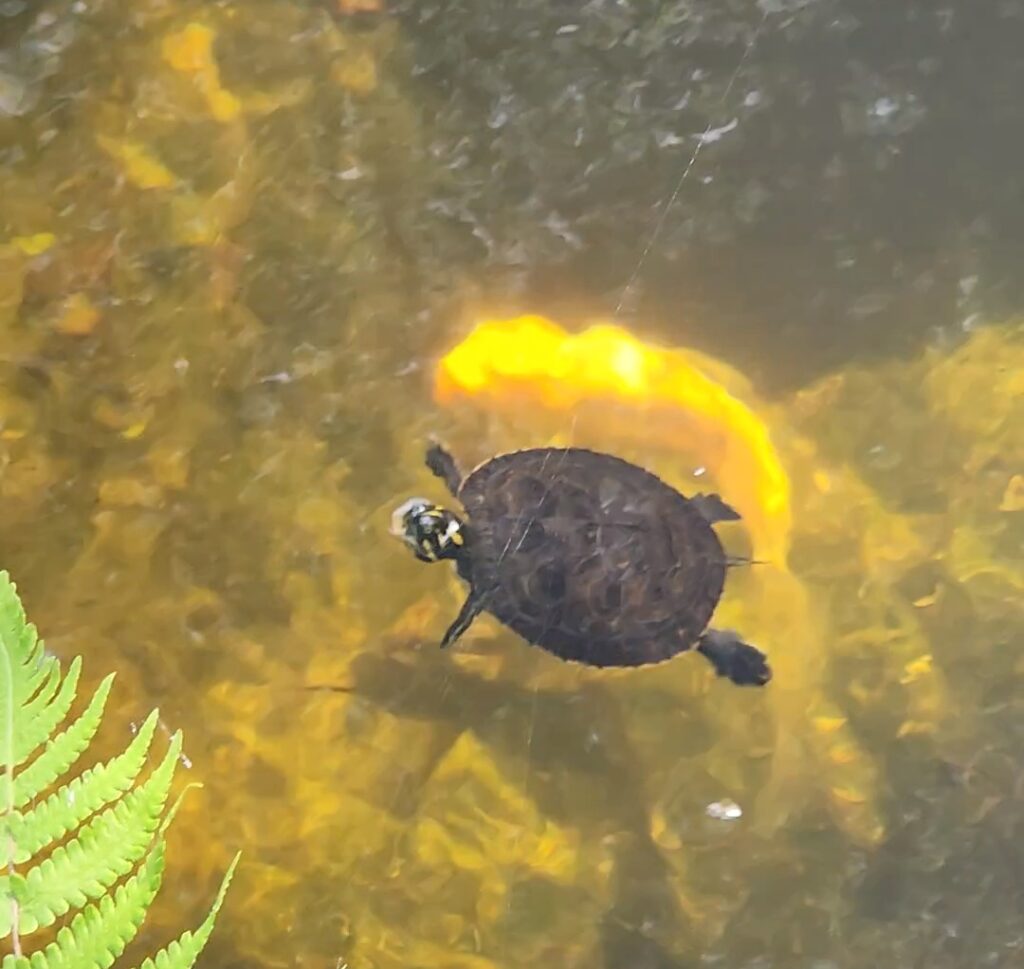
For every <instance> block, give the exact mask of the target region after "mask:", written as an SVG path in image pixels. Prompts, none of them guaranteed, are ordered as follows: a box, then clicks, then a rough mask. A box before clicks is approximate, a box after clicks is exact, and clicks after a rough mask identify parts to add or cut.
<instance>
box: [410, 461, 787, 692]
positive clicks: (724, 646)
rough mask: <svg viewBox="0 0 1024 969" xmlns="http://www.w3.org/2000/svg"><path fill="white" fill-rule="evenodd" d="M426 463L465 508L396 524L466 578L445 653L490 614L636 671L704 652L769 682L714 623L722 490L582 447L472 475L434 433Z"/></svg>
mask: <svg viewBox="0 0 1024 969" xmlns="http://www.w3.org/2000/svg"><path fill="white" fill-rule="evenodd" d="M426 464H427V467H428V468H429V469H430V470H431V471H432V472H433V473H434V474H435V475H436V476H437V477H439V478H441V480H442V481H443V482H444V483H445V485H446V486H447V488H448V490H449V491H450V492H451V493H452V495H453V497H455V498H456V499H457V500H458V501H459V502H460V503H461V505H462V507H463V508H464V509H465V516H464V517H460V516H459V515H457V514H456V513H455V512H453V511H451V510H450V509H448V508H445V507H443V506H441V505H437V504H435V503H433V502H432V501H430V500H429V499H427V498H410V499H408V500H407V501H405V502H403V503H402V504H401V505H399V507H397V508H396V509H395V510H394V512H393V513H392V517H391V532H392V534H393V535H395V536H396V537H398V538H400V539H401V540H402V541H403V542H404V543H405V544H406V545H408V547H409V548H410V549H411V550H412V552H413V554H414V555H415V556H416V558H418V559H419V560H420V561H422V562H439V561H445V560H450V561H454V564H455V568H456V570H457V572H458V574H459V576H460V577H461V578H462V579H463V580H464V581H465V582H466V584H467V585H468V586H469V594H468V596H467V597H466V600H465V602H464V603H463V605H462V608H461V609H460V610H459V613H458V616H457V617H456V618H455V620H454V622H452V624H451V625H450V626H449V628H448V630H447V631H446V632H445V634H444V637H443V639H442V640H441V647H442V648H447V647H449V646H451V645H452V644H453V643H455V642H456V641H457V640H458V638H459V637H460V636H461V635H462V634H463V633H464V632H465V631H466V630H467V629H468V628H469V626H470V624H471V623H472V622H473V620H474V619H475V618H476V617H477V616H478V615H479V614H480V613H481V612H484V611H486V612H488V613H490V614H491V615H493V616H495V617H496V618H497V619H498V620H500V621H501V622H502V623H503V624H504V625H506V626H507V627H509V628H510V629H512V630H513V631H514V632H516V633H517V634H518V635H519V636H520V637H522V638H523V639H525V640H526V641H527V642H528V643H531V644H532V645H535V646H539V647H541V648H542V649H545V650H547V651H548V652H549V653H552V654H554V655H555V656H558V657H560V658H561V659H563V660H569V661H574V662H577V663H583V664H586V665H589V666H596V667H636V666H644V665H647V664H652V663H659V662H662V661H664V660H668V659H670V658H671V657H673V656H675V655H677V654H679V653H682V652H686V651H690V650H693V649H696V651H697V652H699V653H700V654H701V655H702V656H704V657H705V658H706V659H708V660H709V661H710V662H711V664H712V665H713V666H714V668H715V670H716V671H717V673H718V675H719V676H725V677H728V678H729V679H730V680H732V682H733V683H736V684H740V685H758V686H763V685H764V684H766V683H767V682H768V681H769V680H770V679H771V675H772V674H771V669H770V667H769V665H768V660H767V657H766V656H765V654H764V653H762V652H761V651H760V650H759V649H757V648H756V647H754V646H751V645H750V644H748V643H746V642H744V641H743V640H742V639H741V638H740V637H739V636H738V635H737V634H736V633H735V632H733V631H731V630H717V629H712V628H709V627H708V623H709V621H710V619H711V616H712V614H713V613H714V610H715V607H716V606H717V604H718V600H719V598H720V597H721V594H722V589H723V586H724V584H725V576H726V572H727V570H728V568H729V566H730V565H732V564H734V561H735V560H732V559H730V558H729V557H728V556H727V555H726V553H725V551H724V549H723V548H722V544H721V542H720V541H719V538H718V536H717V534H716V533H715V530H714V528H713V527H712V526H713V525H714V524H715V523H717V522H721V521H735V520H738V519H739V517H740V516H739V515H738V514H737V513H736V511H735V510H733V509H732V508H731V507H730V506H729V505H727V504H726V503H725V502H724V501H723V500H722V498H721V497H720V496H719V495H717V494H696V495H694V496H692V497H690V498H686V497H684V496H683V495H682V494H681V493H680V492H678V491H676V490H675V489H674V488H672V487H671V486H669V485H668V484H666V483H665V482H664V481H662V480H661V479H660V478H659V477H657V476H656V475H654V474H652V473H651V472H650V471H647V470H645V469H644V468H642V467H639V466H638V465H635V464H631V463H630V462H628V461H625V460H623V459H622V458H618V457H615V456H614V455H611V454H604V453H601V452H599V451H593V450H588V449H586V448H580V447H539V448H530V449H526V450H520V451H511V452H508V453H505V454H499V455H496V456H494V457H492V458H490V459H489V460H487V461H485V462H483V463H482V464H480V465H479V466H478V467H477V468H475V469H474V470H473V471H472V472H470V473H469V474H468V475H466V476H465V477H463V475H462V473H461V472H460V471H459V467H458V465H457V463H456V461H455V458H454V457H452V455H451V454H450V453H449V452H448V450H446V449H445V447H444V446H443V445H442V444H441V443H440V442H437V441H432V442H431V443H430V444H429V446H428V448H427V451H426Z"/></svg>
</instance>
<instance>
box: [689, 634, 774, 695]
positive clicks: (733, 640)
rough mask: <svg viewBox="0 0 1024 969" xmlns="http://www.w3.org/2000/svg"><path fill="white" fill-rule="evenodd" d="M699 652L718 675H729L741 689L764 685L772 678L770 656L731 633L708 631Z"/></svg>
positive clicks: (702, 638) (701, 640) (701, 639)
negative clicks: (769, 663)
mask: <svg viewBox="0 0 1024 969" xmlns="http://www.w3.org/2000/svg"><path fill="white" fill-rule="evenodd" d="M697 652H699V653H700V654H701V655H702V656H704V657H705V658H706V659H707V660H708V661H709V662H710V663H711V665H712V666H714V668H715V670H716V671H717V672H718V675H719V676H727V677H728V678H729V679H730V680H732V681H733V683H736V684H738V685H739V686H764V685H765V683H767V682H768V681H769V680H770V679H771V678H772V671H771V667H770V666H769V665H768V657H767V656H765V655H764V653H762V652H761V650H759V649H757V648H755V647H754V646H751V645H750V644H749V643H745V642H743V640H742V639H740V638H739V636H737V635H736V633H734V632H732V630H728V629H722V630H719V629H709V630H707V631H706V632H705V633H704V635H703V636H701V638H700V640H699V641H698V643H697Z"/></svg>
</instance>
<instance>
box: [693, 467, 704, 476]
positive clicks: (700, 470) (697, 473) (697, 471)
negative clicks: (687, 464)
mask: <svg viewBox="0 0 1024 969" xmlns="http://www.w3.org/2000/svg"><path fill="white" fill-rule="evenodd" d="M707 470H708V469H707V468H705V467H704V465H701V466H700V467H699V468H694V469H693V476H694V477H695V478H699V477H700V476H701V475H702V474H705V473H706V472H707Z"/></svg>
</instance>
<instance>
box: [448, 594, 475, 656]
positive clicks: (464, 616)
mask: <svg viewBox="0 0 1024 969" xmlns="http://www.w3.org/2000/svg"><path fill="white" fill-rule="evenodd" d="M483 608H484V597H483V596H482V595H480V593H478V592H477V591H476V590H475V589H471V590H470V593H469V596H468V597H467V598H466V601H465V602H464V603H462V608H461V609H460V610H459V614H458V615H457V616H456V617H455V621H454V622H453V623H452V624H451V625H450V626H449V627H448V631H447V632H446V633H445V634H444V638H443V639H442V640H441V649H447V648H448V647H449V646H451V645H452V643H454V642H455V640H457V639H458V638H459V637H460V636H461V635H462V634H463V633H464V632H465V631H466V630H467V629H469V627H470V625H471V624H472V622H473V620H474V619H476V617H477V616H479V615H480V613H481V612H482V611H483Z"/></svg>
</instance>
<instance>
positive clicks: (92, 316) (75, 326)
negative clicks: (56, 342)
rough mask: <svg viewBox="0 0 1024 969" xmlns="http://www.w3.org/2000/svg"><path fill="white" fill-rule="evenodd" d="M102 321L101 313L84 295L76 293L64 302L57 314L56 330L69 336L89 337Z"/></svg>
mask: <svg viewBox="0 0 1024 969" xmlns="http://www.w3.org/2000/svg"><path fill="white" fill-rule="evenodd" d="M99 321H100V311H99V310H98V309H97V308H96V306H95V304H94V303H93V302H92V300H91V299H89V297H88V296H86V295H85V294H84V293H75V294H74V295H73V296H69V297H68V298H67V299H66V300H64V304H63V306H61V308H60V312H59V313H58V314H57V319H56V323H55V324H54V325H55V326H56V328H57V329H58V330H59V331H60V332H61V333H67V334H68V335H69V336H88V335H89V334H90V333H92V331H93V330H95V329H96V324H97V323H99Z"/></svg>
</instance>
